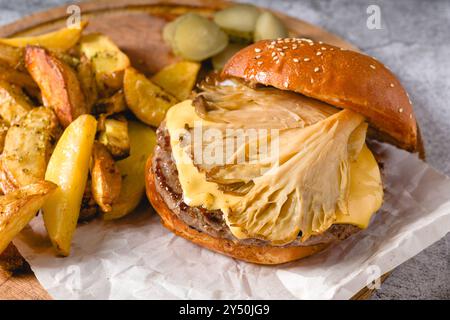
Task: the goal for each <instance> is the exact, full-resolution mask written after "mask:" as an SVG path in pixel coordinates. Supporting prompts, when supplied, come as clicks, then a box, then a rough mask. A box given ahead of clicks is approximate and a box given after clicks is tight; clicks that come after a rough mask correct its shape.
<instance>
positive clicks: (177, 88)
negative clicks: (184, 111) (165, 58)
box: [151, 61, 201, 101]
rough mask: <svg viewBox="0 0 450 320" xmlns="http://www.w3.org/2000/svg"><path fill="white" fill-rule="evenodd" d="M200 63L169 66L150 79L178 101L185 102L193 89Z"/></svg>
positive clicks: (187, 62) (181, 63) (185, 62)
mask: <svg viewBox="0 0 450 320" xmlns="http://www.w3.org/2000/svg"><path fill="white" fill-rule="evenodd" d="M200 66H201V65H200V63H198V62H191V61H181V62H177V63H174V64H171V65H169V66H167V67H165V68H163V69H162V70H161V71H159V72H158V73H157V74H155V75H154V76H153V77H152V79H151V80H152V81H153V82H154V83H155V84H156V85H158V86H160V87H161V88H163V89H164V90H165V91H167V92H168V93H170V94H171V95H173V96H174V97H175V98H177V99H178V100H180V101H183V100H186V99H187V98H188V97H189V95H190V94H191V91H192V89H193V88H194V85H195V81H196V79H197V74H198V71H199V70H200Z"/></svg>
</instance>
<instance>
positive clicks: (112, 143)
mask: <svg viewBox="0 0 450 320" xmlns="http://www.w3.org/2000/svg"><path fill="white" fill-rule="evenodd" d="M98 140H99V141H100V143H102V144H103V145H104V146H105V147H106V148H107V149H108V150H109V152H111V154H112V156H113V157H114V159H123V158H126V157H128V156H129V155H130V138H129V135H128V122H127V120H126V119H125V118H117V119H115V118H106V119H104V120H103V128H102V131H101V132H100V134H99V135H98Z"/></svg>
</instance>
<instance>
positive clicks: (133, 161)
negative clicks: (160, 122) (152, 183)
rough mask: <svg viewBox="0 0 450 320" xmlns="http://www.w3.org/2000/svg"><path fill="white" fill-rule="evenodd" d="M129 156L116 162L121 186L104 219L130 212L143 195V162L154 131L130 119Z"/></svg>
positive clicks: (150, 149)
mask: <svg viewBox="0 0 450 320" xmlns="http://www.w3.org/2000/svg"><path fill="white" fill-rule="evenodd" d="M128 129H129V135H130V142H131V150H130V156H129V157H128V158H126V159H123V160H121V161H118V162H117V167H118V168H119V171H120V173H121V175H122V188H121V191H120V196H119V198H118V199H117V200H116V201H114V202H113V205H112V210H111V211H110V212H105V213H104V214H103V218H104V219H105V220H113V219H118V218H121V217H123V216H126V215H127V214H129V213H130V212H132V211H133V210H134V209H135V208H136V207H137V205H138V204H139V202H140V201H141V199H142V196H143V195H144V189H145V180H144V169H145V162H146V161H147V158H148V157H149V156H150V154H151V153H152V152H153V149H154V147H155V145H156V134H155V131H154V130H153V129H152V128H150V127H148V126H147V125H145V124H142V123H139V122H136V121H130V122H129V127H128Z"/></svg>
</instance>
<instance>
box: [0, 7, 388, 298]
mask: <svg viewBox="0 0 450 320" xmlns="http://www.w3.org/2000/svg"><path fill="white" fill-rule="evenodd" d="M229 5H230V2H224V1H216V0H214V1H213V0H128V1H127V0H108V1H106V0H99V1H89V2H83V3H80V4H78V6H79V7H80V9H81V18H82V19H83V20H85V19H87V20H88V21H89V25H88V27H87V30H86V32H101V33H104V34H106V35H108V36H109V37H111V38H112V40H113V41H114V42H115V43H116V44H118V45H119V47H120V48H121V49H122V50H123V51H124V52H125V53H126V54H128V56H129V57H130V59H131V61H132V63H133V65H134V66H135V67H136V68H137V69H139V70H141V71H142V72H144V73H146V74H152V73H154V72H156V71H158V70H159V69H161V68H162V67H164V66H165V65H167V64H170V63H172V62H174V61H176V57H174V56H173V55H172V54H171V52H170V49H169V48H168V46H166V45H165V44H164V42H163V41H162V38H161V30H162V28H163V26H164V24H165V23H166V22H167V21H169V20H171V19H173V18H174V17H176V16H177V15H180V14H183V13H185V12H187V11H196V12H199V13H201V14H205V15H209V16H210V15H211V14H212V13H213V12H214V11H216V10H219V9H222V8H224V7H226V6H229ZM66 10H67V6H61V7H58V8H54V9H50V10H47V11H44V12H39V13H36V14H33V15H31V16H28V17H25V18H23V19H21V20H19V21H17V22H14V23H12V24H9V25H6V26H4V27H1V28H0V37H14V36H24V35H33V34H40V33H45V32H48V31H52V30H55V29H58V28H61V27H64V26H65V25H66V21H67V19H68V14H67V13H66ZM276 14H277V15H278V16H280V17H281V18H282V20H283V21H284V23H285V24H286V26H287V27H288V29H289V30H290V33H291V34H292V36H300V37H306V38H311V39H313V40H316V41H323V42H327V43H330V44H334V45H337V46H340V47H345V48H347V49H353V50H357V49H356V48H355V47H354V46H353V45H351V44H350V43H348V42H346V41H345V40H343V39H341V38H339V37H338V36H336V35H334V34H332V33H330V32H327V31H325V30H323V29H322V28H319V27H317V26H314V25H311V24H309V23H307V22H305V21H302V20H299V19H296V18H293V17H289V16H286V15H284V14H281V13H278V12H276ZM11 270H12V271H11ZM383 278H384V277H383ZM370 294H371V291H370V290H368V289H366V288H365V289H363V290H361V291H360V292H359V293H358V294H357V295H355V296H354V298H356V299H364V298H367V297H369V296H370ZM0 299H51V297H50V295H49V294H48V293H47V292H46V291H45V290H44V289H43V288H42V286H41V285H40V284H39V282H38V281H37V279H36V277H35V276H34V274H33V273H32V271H31V270H30V269H29V267H28V266H27V264H26V262H24V261H23V258H22V257H21V256H20V254H19V253H18V252H17V250H16V249H15V248H14V246H12V245H10V247H9V248H8V249H7V250H6V252H5V253H3V254H2V255H1V256H0Z"/></svg>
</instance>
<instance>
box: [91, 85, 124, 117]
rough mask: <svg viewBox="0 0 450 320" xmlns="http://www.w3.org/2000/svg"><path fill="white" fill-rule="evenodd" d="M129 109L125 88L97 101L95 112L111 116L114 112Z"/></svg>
mask: <svg viewBox="0 0 450 320" xmlns="http://www.w3.org/2000/svg"><path fill="white" fill-rule="evenodd" d="M126 110H127V104H126V102H125V95H124V93H123V90H119V91H117V92H116V93H114V94H113V95H112V96H110V97H108V98H103V99H100V100H98V101H97V103H96V104H95V106H94V110H93V112H94V113H95V114H101V113H103V114H105V115H106V116H110V115H112V114H114V113H120V112H124V111H126Z"/></svg>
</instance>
